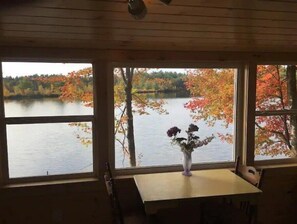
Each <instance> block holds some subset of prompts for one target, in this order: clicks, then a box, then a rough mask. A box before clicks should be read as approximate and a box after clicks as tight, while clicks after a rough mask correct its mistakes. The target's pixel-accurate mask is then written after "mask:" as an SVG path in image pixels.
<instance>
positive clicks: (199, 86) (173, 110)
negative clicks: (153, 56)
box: [114, 68, 237, 168]
mask: <svg viewBox="0 0 297 224" xmlns="http://www.w3.org/2000/svg"><path fill="white" fill-rule="evenodd" d="M236 74H237V70H236V69H219V68H218V69H217V68H215V69H166V68H160V69H152V68H145V69H144V68H129V69H127V68H123V69H118V68H116V69H114V103H115V104H114V111H115V161H116V168H126V167H145V166H166V165H172V164H181V158H182V152H181V147H180V146H178V145H177V144H175V145H174V144H172V138H170V137H168V136H167V131H168V129H170V128H171V127H174V126H177V127H178V128H179V129H180V130H181V132H180V133H179V134H178V136H177V137H184V138H186V137H187V133H186V132H185V131H186V130H188V127H189V125H190V124H195V125H197V126H198V127H199V131H198V132H194V134H195V136H199V137H200V139H199V140H200V141H203V140H204V139H207V138H208V137H210V138H208V140H209V141H208V140H206V141H208V144H207V145H206V144H205V145H204V144H202V146H201V147H198V148H195V150H194V152H193V153H192V157H193V163H215V162H226V161H234V147H233V144H234V142H233V133H234V116H235V114H234V111H235V107H234V91H235V80H236ZM123 77H124V79H123ZM218 83H219V85H218ZM129 84H131V88H129V86H130V85H129ZM212 135H214V136H215V138H214V139H211V136H212ZM133 142H134V143H135V147H133ZM133 148H135V150H134V149H133Z"/></svg>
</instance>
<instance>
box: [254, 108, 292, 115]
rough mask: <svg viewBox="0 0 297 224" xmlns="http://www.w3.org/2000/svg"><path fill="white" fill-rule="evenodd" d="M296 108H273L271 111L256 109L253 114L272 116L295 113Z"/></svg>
mask: <svg viewBox="0 0 297 224" xmlns="http://www.w3.org/2000/svg"><path fill="white" fill-rule="evenodd" d="M296 114H297V110H296V109H292V110H273V111H271V110H270V111H256V114H255V116H273V115H296Z"/></svg>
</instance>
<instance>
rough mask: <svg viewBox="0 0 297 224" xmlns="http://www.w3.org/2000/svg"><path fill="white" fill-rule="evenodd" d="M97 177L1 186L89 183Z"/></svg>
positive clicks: (95, 180)
mask: <svg viewBox="0 0 297 224" xmlns="http://www.w3.org/2000/svg"><path fill="white" fill-rule="evenodd" d="M97 181H98V179H97V178H94V177H92V178H90V177H89V178H77V179H70V180H51V181H40V182H29V183H14V184H6V185H4V186H2V189H5V188H20V187H36V186H53V185H62V184H76V183H90V182H97Z"/></svg>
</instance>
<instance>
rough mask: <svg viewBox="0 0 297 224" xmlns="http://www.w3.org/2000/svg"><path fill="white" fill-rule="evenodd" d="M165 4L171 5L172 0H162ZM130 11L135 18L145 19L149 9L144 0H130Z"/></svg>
mask: <svg viewBox="0 0 297 224" xmlns="http://www.w3.org/2000/svg"><path fill="white" fill-rule="evenodd" d="M160 1H161V2H163V3H164V4H165V5H169V4H170V2H171V0H160ZM128 12H129V13H130V14H131V15H132V16H133V17H134V19H143V18H144V17H145V15H146V14H147V9H146V6H145V4H144V1H143V0H128Z"/></svg>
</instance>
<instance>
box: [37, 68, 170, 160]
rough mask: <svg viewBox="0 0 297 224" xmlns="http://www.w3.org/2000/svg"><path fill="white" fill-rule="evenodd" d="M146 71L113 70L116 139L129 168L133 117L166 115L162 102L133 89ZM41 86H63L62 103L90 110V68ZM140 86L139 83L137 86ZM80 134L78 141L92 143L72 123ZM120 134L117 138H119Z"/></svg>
mask: <svg viewBox="0 0 297 224" xmlns="http://www.w3.org/2000/svg"><path fill="white" fill-rule="evenodd" d="M145 71H146V69H138V68H129V67H127V68H116V69H114V106H115V111H119V112H120V113H119V116H115V131H114V134H115V139H116V141H118V142H119V143H120V144H121V146H122V148H123V152H124V155H128V156H129V162H130V165H131V166H136V165H137V161H136V152H135V140H134V139H135V138H134V122H133V114H135V113H138V114H140V115H143V114H149V112H148V109H150V110H156V111H158V112H159V113H165V112H166V111H165V110H164V109H163V107H162V106H163V104H164V101H162V100H158V101H152V100H149V99H148V98H147V97H146V95H144V94H140V93H138V92H137V91H136V90H135V89H134V88H133V85H134V84H135V85H136V84H137V82H140V80H141V79H139V78H135V77H141V76H142V75H143V74H144V73H145ZM40 80H42V81H43V82H47V83H51V84H54V83H56V82H62V83H63V86H62V87H61V88H60V90H61V95H60V99H61V100H64V101H70V102H72V101H76V100H78V101H82V102H83V103H84V105H85V106H87V107H93V89H92V88H91V86H92V68H85V69H82V70H79V71H76V72H71V73H69V74H68V75H67V76H55V77H52V76H51V77H42V79H40ZM138 84H139V83H138ZM71 125H72V126H76V127H78V128H80V129H81V130H82V134H78V135H77V137H78V138H79V139H80V141H81V142H82V143H83V144H90V143H91V139H90V138H89V137H87V136H86V135H84V133H90V132H91V128H90V127H88V126H87V125H86V124H82V123H72V124H71ZM118 134H120V135H118Z"/></svg>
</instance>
